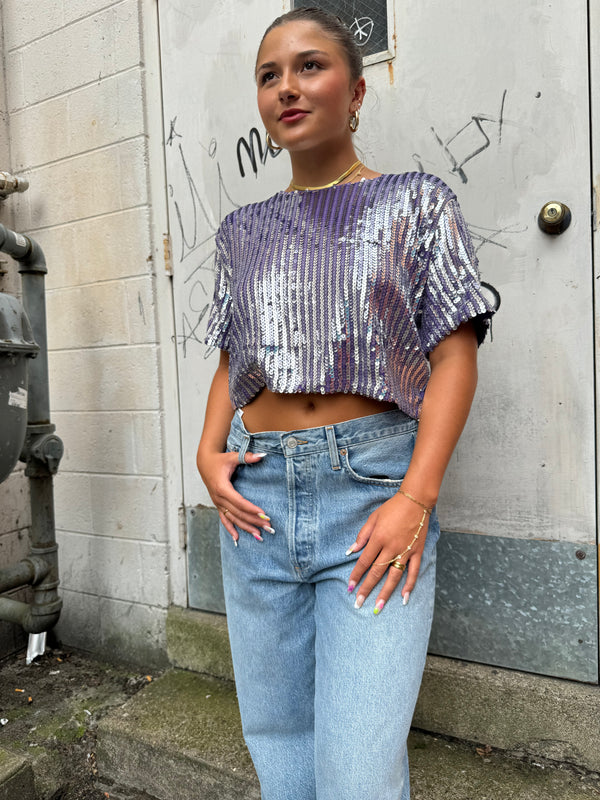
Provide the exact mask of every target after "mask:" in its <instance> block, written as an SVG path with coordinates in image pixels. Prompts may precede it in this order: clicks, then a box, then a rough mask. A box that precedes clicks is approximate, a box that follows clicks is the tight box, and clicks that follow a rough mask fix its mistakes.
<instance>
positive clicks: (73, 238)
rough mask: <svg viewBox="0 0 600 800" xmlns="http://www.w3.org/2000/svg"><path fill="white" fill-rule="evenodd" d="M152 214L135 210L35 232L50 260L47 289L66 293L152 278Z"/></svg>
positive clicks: (144, 209) (147, 211)
mask: <svg viewBox="0 0 600 800" xmlns="http://www.w3.org/2000/svg"><path fill="white" fill-rule="evenodd" d="M149 214H150V212H149V209H148V208H147V207H145V208H133V209H130V210H126V211H120V212H117V213H115V214H110V215H109V216H104V217H96V218H95V219H90V220H83V221H75V222H73V223H72V224H69V225H65V226H61V227H54V228H50V229H45V230H39V231H36V230H34V231H31V235H32V236H33V237H34V239H36V241H37V242H39V244H40V246H41V248H42V249H43V251H44V254H45V256H46V263H47V265H48V275H47V277H46V287H47V288H48V289H62V288H66V287H70V286H78V285H81V284H87V283H98V281H108V280H120V279H122V278H128V277H132V276H136V275H146V274H148V273H149V272H150V271H151V268H152V263H151V262H150V261H149V260H148V259H149V256H150V254H151V252H152V244H151V241H150V219H149ZM124 253H126V254H127V256H126V257H124V255H123V254H124Z"/></svg>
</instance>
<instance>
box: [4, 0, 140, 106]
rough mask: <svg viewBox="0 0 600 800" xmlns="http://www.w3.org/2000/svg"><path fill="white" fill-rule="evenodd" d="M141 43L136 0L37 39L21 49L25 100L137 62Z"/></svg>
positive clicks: (43, 96)
mask: <svg viewBox="0 0 600 800" xmlns="http://www.w3.org/2000/svg"><path fill="white" fill-rule="evenodd" d="M140 44H141V42H140V30H139V11H138V3H137V0H127V1H126V2H124V3H119V4H118V5H117V6H115V7H113V8H109V9H106V10H105V11H101V12H99V13H98V14H95V15H93V16H91V17H85V18H84V19H82V20H81V21H79V22H75V23H74V24H73V25H69V26H68V27H65V28H60V29H59V30H57V31H55V32H54V33H51V34H50V35H48V36H45V37H44V38H43V39H38V40H36V41H35V42H33V43H32V44H30V45H28V46H27V47H25V48H23V49H22V50H21V51H20V53H21V55H22V58H23V81H24V87H25V88H24V95H25V97H24V101H25V103H26V104H27V105H32V104H34V103H39V102H40V101H41V100H47V99H48V98H50V97H55V96H57V95H59V94H62V93H63V92H68V91H69V90H71V89H75V88H77V87H78V86H83V85H85V84H88V83H92V82H94V81H100V80H101V79H102V78H106V77H107V76H109V75H113V74H114V73H116V72H122V71H124V70H126V69H127V68H129V67H133V66H137V65H139V64H140V62H141V47H140ZM40 65H43V68H40ZM13 108H14V106H13Z"/></svg>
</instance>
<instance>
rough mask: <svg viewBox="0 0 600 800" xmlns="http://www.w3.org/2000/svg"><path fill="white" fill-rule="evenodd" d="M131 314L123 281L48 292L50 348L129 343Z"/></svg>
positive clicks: (64, 348) (47, 310)
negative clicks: (128, 322)
mask: <svg viewBox="0 0 600 800" xmlns="http://www.w3.org/2000/svg"><path fill="white" fill-rule="evenodd" d="M127 313H128V309H127V294H126V291H125V287H124V286H123V284H122V283H121V282H117V281H110V282H106V283H97V284H94V285H90V286H84V287H77V288H74V289H58V290H56V291H52V292H48V293H47V295H46V314H47V319H48V347H49V349H50V350H66V349H72V348H84V347H93V346H98V345H103V346H107V345H119V344H128V343H129V326H128V324H127ZM107 378H108V379H110V376H107ZM51 380H52V379H51Z"/></svg>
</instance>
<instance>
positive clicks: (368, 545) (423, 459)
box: [348, 323, 477, 610]
mask: <svg viewBox="0 0 600 800" xmlns="http://www.w3.org/2000/svg"><path fill="white" fill-rule="evenodd" d="M430 364H431V376H430V378H429V383H428V384H427V389H426V390H425V396H424V398H423V406H422V410H421V418H420V421H419V431H418V434H417V440H416V443H415V449H414V452H413V455H412V458H411V462H410V466H409V468H408V470H407V472H406V476H405V477H404V480H403V482H402V489H403V490H404V491H406V492H408V493H409V494H411V495H412V496H413V497H414V498H416V499H417V500H418V501H419V502H420V503H422V504H423V505H425V506H428V507H432V506H433V505H435V503H436V502H437V498H438V495H439V491H440V487H441V485H442V478H443V477H444V472H445V471H446V467H447V466H448V462H449V461H450V457H451V456H452V452H453V451H454V448H455V446H456V443H457V442H458V439H459V437H460V434H461V432H462V430H463V428H464V425H465V422H466V421H467V417H468V415H469V410H470V408H471V403H472V401H473V396H474V394H475V387H476V385H477V340H476V337H475V333H474V330H473V326H472V325H471V324H470V323H465V324H463V325H461V326H460V327H459V328H458V329H457V330H456V331H454V332H453V333H451V334H450V335H449V336H447V337H446V338H445V339H443V340H442V341H441V342H440V343H439V344H438V345H437V347H435V348H434V349H433V350H432V352H431V354H430ZM425 517H426V515H425ZM422 518H423V510H422V508H421V507H419V505H418V504H417V503H414V502H413V501H412V500H410V499H408V498H407V497H406V496H405V495H402V494H396V495H394V497H392V498H391V499H390V500H388V501H387V502H385V503H383V505H381V506H380V507H379V508H378V509H377V510H376V511H374V512H373V513H372V514H371V515H370V516H369V518H368V520H367V521H366V523H365V524H364V525H363V527H362V528H361V530H360V532H359V534H358V537H357V539H356V542H355V544H354V545H353V546H352V548H351V549H352V550H353V551H358V550H360V549H361V548H364V550H363V552H362V553H361V555H360V558H359V559H358V561H357V562H356V564H355V567H354V569H353V570H352V573H351V574H350V584H349V587H348V588H349V590H350V591H351V590H352V589H353V588H354V586H356V585H357V584H358V583H359V582H360V581H361V579H363V577H364V580H363V582H362V584H361V586H360V587H359V589H358V590H357V601H356V602H357V605H358V606H360V605H362V603H363V602H364V600H365V599H366V597H367V596H368V595H369V593H370V592H371V591H372V589H373V588H374V586H375V585H376V584H377V583H378V582H379V581H380V580H381V578H382V577H383V575H384V573H385V571H386V570H388V566H389V562H390V561H393V560H394V557H395V556H397V555H398V554H399V553H402V552H403V551H404V550H406V548H407V547H408V545H409V544H411V542H412V540H413V538H414V535H415V533H416V531H417V529H418V527H419V523H420V521H421V519H422ZM425 535H426V527H424V528H423V530H422V531H421V534H420V536H419V538H418V540H417V541H416V542H415V544H414V545H413V547H412V549H411V550H410V552H409V553H408V557H406V556H405V558H404V559H403V560H407V561H408V568H407V578H406V583H405V585H404V587H403V588H402V595H403V597H404V602H407V601H408V596H409V595H410V593H411V591H412V589H413V588H414V586H415V583H416V581H417V575H418V574H419V566H420V563H421V556H422V553H423V547H424V545H425ZM386 562H387V563H386ZM402 574H403V573H402V572H401V571H400V570H398V569H389V570H388V575H387V578H386V580H385V583H384V584H383V586H382V588H381V590H380V592H379V594H378V596H377V603H376V608H378V609H379V610H381V608H383V605H384V604H385V602H387V600H388V599H389V597H390V596H391V594H392V592H393V591H394V589H395V588H396V586H397V585H398V583H399V582H400V580H401V578H402ZM361 598H362V600H361Z"/></svg>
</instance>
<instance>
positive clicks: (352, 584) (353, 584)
mask: <svg viewBox="0 0 600 800" xmlns="http://www.w3.org/2000/svg"><path fill="white" fill-rule="evenodd" d="M355 588H356V581H348V594H349V593H350V592H353V591H354V589H355Z"/></svg>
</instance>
